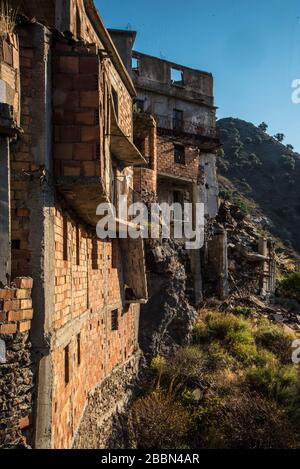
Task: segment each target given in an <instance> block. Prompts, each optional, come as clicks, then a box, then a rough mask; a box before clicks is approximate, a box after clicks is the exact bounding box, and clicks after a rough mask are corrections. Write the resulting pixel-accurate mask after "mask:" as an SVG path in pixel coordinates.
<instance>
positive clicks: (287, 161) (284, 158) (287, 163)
mask: <svg viewBox="0 0 300 469" xmlns="http://www.w3.org/2000/svg"><path fill="white" fill-rule="evenodd" d="M279 162H280V164H281V166H282V167H283V168H285V169H287V170H289V171H294V170H295V167H296V162H295V159H294V158H293V157H292V156H290V155H281V157H280V160H279Z"/></svg>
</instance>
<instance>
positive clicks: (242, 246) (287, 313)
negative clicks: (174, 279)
mask: <svg viewBox="0 0 300 469" xmlns="http://www.w3.org/2000/svg"><path fill="white" fill-rule="evenodd" d="M216 223H217V224H218V225H219V226H220V225H221V226H222V227H224V228H225V229H226V231H227V236H228V282H229V297H228V299H227V300H226V301H225V302H219V305H218V304H217V303H218V302H216V301H215V300H209V301H208V303H207V304H209V305H211V303H214V307H217V308H219V309H222V310H232V309H234V308H235V307H236V306H237V305H243V306H247V307H250V308H253V309H254V310H255V311H256V313H254V315H257V316H259V317H265V318H268V319H270V320H273V321H275V322H278V323H281V324H283V325H284V326H285V327H291V328H293V329H294V330H297V331H300V312H298V311H295V310H294V309H293V308H290V307H288V306H286V305H284V306H283V305H281V304H278V303H276V301H277V300H276V297H275V289H274V291H273V292H265V291H264V289H263V278H264V276H266V274H265V271H264V266H265V264H266V263H267V262H269V261H270V258H272V259H273V260H274V263H275V262H276V265H277V269H279V270H280V271H281V267H283V268H284V271H285V270H290V269H291V267H290V266H288V264H289V263H288V260H287V258H285V256H284V255H282V254H277V253H276V252H275V247H274V243H273V241H272V240H271V239H268V243H267V245H268V256H267V257H266V256H264V255H262V254H260V253H259V242H260V239H261V238H262V233H261V230H260V226H259V225H257V224H256V223H254V222H253V220H252V219H251V218H250V217H249V216H246V215H244V213H243V212H242V211H241V210H240V209H239V207H237V206H236V205H233V204H231V203H230V202H228V201H224V202H223V203H222V204H221V207H220V211H219V215H218V218H217V220H216ZM264 236H265V233H264ZM274 277H275V275H274ZM274 281H275V278H274ZM274 285H275V283H274ZM211 306H212V305H211Z"/></svg>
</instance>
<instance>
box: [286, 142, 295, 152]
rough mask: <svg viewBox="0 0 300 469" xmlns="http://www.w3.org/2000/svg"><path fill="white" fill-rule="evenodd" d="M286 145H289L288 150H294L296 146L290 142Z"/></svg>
mask: <svg viewBox="0 0 300 469" xmlns="http://www.w3.org/2000/svg"><path fill="white" fill-rule="evenodd" d="M286 147H287V149H288V150H291V151H293V150H294V147H293V145H290V144H289V143H288V144H287V146H286Z"/></svg>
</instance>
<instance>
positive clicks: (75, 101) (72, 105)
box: [53, 89, 79, 110]
mask: <svg viewBox="0 0 300 469" xmlns="http://www.w3.org/2000/svg"><path fill="white" fill-rule="evenodd" d="M53 106H54V107H63V108H64V109H66V110H68V109H69V110H73V109H77V108H78V107H79V93H78V91H66V90H61V89H59V90H55V92H54V94H53Z"/></svg>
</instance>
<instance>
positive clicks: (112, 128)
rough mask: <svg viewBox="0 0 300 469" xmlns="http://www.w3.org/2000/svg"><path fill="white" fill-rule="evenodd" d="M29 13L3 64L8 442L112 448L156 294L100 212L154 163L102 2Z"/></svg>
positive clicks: (4, 415)
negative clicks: (106, 231)
mask: <svg viewBox="0 0 300 469" xmlns="http://www.w3.org/2000/svg"><path fill="white" fill-rule="evenodd" d="M19 12H20V13H21V14H20V15H19V19H18V24H17V26H16V28H15V29H14V32H11V34H9V35H8V36H7V37H5V39H4V40H3V42H2V45H1V64H0V67H1V68H0V80H1V88H0V89H1V103H2V104H1V108H0V111H1V116H0V118H1V122H0V124H1V125H0V130H1V149H0V152H1V164H0V167H1V205H0V206H1V230H0V231H1V233H0V234H1V269H0V270H1V283H2V287H5V286H11V289H9V288H3V289H2V290H1V291H0V297H1V305H0V306H1V313H0V314H1V323H0V324H1V325H0V339H1V364H0V379H3V386H2V385H1V427H0V432H1V433H0V440H1V441H0V443H1V445H3V446H10V445H14V444H17V443H19V444H20V441H22V435H21V433H20V432H21V430H22V432H23V435H25V436H26V437H27V442H28V443H29V444H30V445H32V446H35V447H36V448H41V447H43V448H68V447H72V446H74V445H75V446H85V447H89V446H95V445H96V444H97V445H100V444H103V445H105V444H107V443H106V441H107V438H108V435H109V431H110V428H109V423H108V424H107V425H106V426H105V428H106V430H107V431H106V433H105V432H104V431H103V430H102V431H101V435H99V428H101V421H102V422H105V421H109V419H110V417H111V415H112V414H113V412H114V411H115V410H116V409H117V408H118V406H119V407H122V405H124V402H125V401H126V399H125V397H126V396H128V385H129V384H130V382H131V381H132V379H133V378H134V377H135V375H136V371H137V368H138V362H139V356H140V355H139V347H138V342H137V336H138V314H139V305H140V303H142V302H145V301H146V300H147V286H146V276H145V263H144V251H143V244H142V240H140V239H139V240H130V242H129V241H127V240H122V242H121V240H120V241H118V240H107V241H102V240H99V239H97V237H96V230H95V227H96V223H97V221H98V220H99V217H97V216H96V208H97V205H98V204H99V203H100V202H101V201H113V200H115V198H117V197H118V194H119V193H120V192H121V193H124V192H126V191H127V192H128V194H129V195H130V193H131V192H132V188H133V169H132V168H133V166H134V165H140V164H142V163H144V158H143V156H142V154H141V153H140V151H139V150H138V149H137V148H136V146H135V145H134V144H133V122H132V119H133V115H132V100H133V98H134V97H135V95H136V93H135V89H134V86H133V83H132V80H131V77H130V76H129V74H128V72H127V70H126V68H125V66H124V65H123V62H122V60H121V59H120V56H119V54H118V52H117V50H116V48H115V46H114V44H113V42H112V40H111V38H110V36H109V34H108V32H107V30H106V29H105V27H104V25H103V23H102V21H101V19H100V17H99V15H98V13H97V11H96V9H95V6H94V4H93V2H92V1H89V0H87V1H83V0H78V1H69V2H64V1H57V2H50V1H49V2H33V1H28V2H26V1H24V2H22V6H21V9H20V10H19ZM64 31H67V33H66V34H64V33H63V32H64ZM9 187H10V189H11V190H10V191H9ZM124 223H126V222H124ZM124 223H123V222H120V223H119V224H118V226H119V229H122V226H123V225H124ZM24 276H25V277H31V278H32V280H33V289H32V300H31V287H32V281H31V280H29V279H24V278H23V279H19V280H18V279H17V280H16V281H15V282H14V283H11V279H14V278H15V277H24ZM26 280H27V281H26ZM127 289H128V290H129V291H130V292H131V295H130V297H131V299H128V295H127V293H126V290H127ZM29 329H31V331H30V341H29V339H28V333H29ZM18 365H19V366H18ZM20 368H21V371H20ZM22 370H23V371H22ZM26 370H28V371H26ZM20 374H21V375H22V376H19V375H20ZM17 383H19V384H17ZM34 383H35V386H34ZM91 408H93V409H95V408H97V409H98V412H99V415H96V413H93V415H92V416H91V415H90V409H91ZM99 416H100V417H99ZM95 441H96V442H95Z"/></svg>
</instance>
